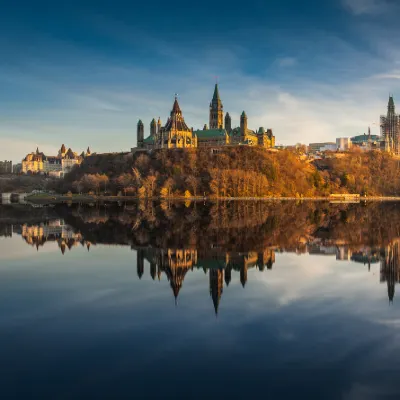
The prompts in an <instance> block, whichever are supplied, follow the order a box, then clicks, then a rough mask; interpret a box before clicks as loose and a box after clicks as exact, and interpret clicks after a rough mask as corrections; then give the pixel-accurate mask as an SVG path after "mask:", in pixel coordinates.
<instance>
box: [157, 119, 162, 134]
mask: <svg viewBox="0 0 400 400" xmlns="http://www.w3.org/2000/svg"><path fill="white" fill-rule="evenodd" d="M160 131H161V118H160V117H158V121H157V133H160Z"/></svg>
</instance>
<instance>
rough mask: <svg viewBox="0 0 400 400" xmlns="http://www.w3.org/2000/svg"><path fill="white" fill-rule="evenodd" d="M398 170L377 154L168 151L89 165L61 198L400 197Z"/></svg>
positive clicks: (101, 158)
mask: <svg viewBox="0 0 400 400" xmlns="http://www.w3.org/2000/svg"><path fill="white" fill-rule="evenodd" d="M399 163H400V161H398V160H397V159H395V158H393V157H392V156H390V155H389V154H387V153H383V152H378V151H374V152H368V153H359V152H352V153H348V154H344V155H342V157H341V158H336V157H333V158H328V159H324V160H317V161H314V162H310V161H309V160H304V159H302V158H301V157H300V156H299V154H296V153H294V152H291V151H286V150H283V151H277V152H269V151H266V150H264V149H261V148H255V147H254V148H253V147H247V146H243V147H235V148H221V149H219V150H218V151H217V152H212V151H211V150H210V149H208V148H199V149H171V150H167V149H164V150H157V151H152V152H150V153H147V152H137V153H134V154H133V155H129V154H107V155H95V156H91V157H88V158H87V159H85V160H84V162H83V163H82V165H81V166H79V167H76V168H75V169H74V170H73V171H72V172H71V173H69V174H68V175H67V176H66V177H65V178H64V179H63V180H62V181H60V182H58V187H57V190H58V191H61V192H67V191H71V192H74V193H89V192H93V193H96V194H100V193H107V194H112V195H126V196H137V197H143V198H150V197H183V196H186V197H193V196H194V197H198V196H204V195H206V196H207V197H256V198H258V197H299V198H301V197H316V196H328V195H329V194H330V193H359V194H362V195H364V194H365V195H375V196H379V195H386V196H392V195H396V194H398V193H399V192H400V167H399Z"/></svg>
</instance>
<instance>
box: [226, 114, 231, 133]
mask: <svg viewBox="0 0 400 400" xmlns="http://www.w3.org/2000/svg"><path fill="white" fill-rule="evenodd" d="M225 130H226V131H227V132H228V133H231V131H232V119H231V116H230V115H229V113H228V112H227V113H226V114H225Z"/></svg>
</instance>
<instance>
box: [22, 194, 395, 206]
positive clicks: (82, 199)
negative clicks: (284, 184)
mask: <svg viewBox="0 0 400 400" xmlns="http://www.w3.org/2000/svg"><path fill="white" fill-rule="evenodd" d="M140 200H151V201H327V202H332V203H350V201H331V200H330V198H329V197H203V196H196V197H194V196H193V197H183V196H181V197H176V196H175V197H172V196H171V197H163V198H161V197H152V198H139V197H137V196H96V195H72V196H66V195H44V194H38V195H32V196H28V197H27V198H26V201H27V202H28V203H32V204H63V203H84V204H89V203H104V202H108V203H109V202H111V203H112V202H130V201H140ZM363 201H400V196H398V197H395V196H388V197H383V196H370V197H362V198H360V202H363ZM357 202H358V201H357ZM357 202H355V203H357Z"/></svg>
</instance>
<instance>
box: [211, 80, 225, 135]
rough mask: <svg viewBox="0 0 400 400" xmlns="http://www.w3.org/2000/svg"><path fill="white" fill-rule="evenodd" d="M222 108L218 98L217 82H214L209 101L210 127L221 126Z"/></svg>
mask: <svg viewBox="0 0 400 400" xmlns="http://www.w3.org/2000/svg"><path fill="white" fill-rule="evenodd" d="M223 108H224V107H223V105H222V101H221V99H220V98H219V92H218V83H216V84H215V89H214V95H213V98H212V100H211V103H210V129H220V128H222V127H223V119H224V111H223Z"/></svg>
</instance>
